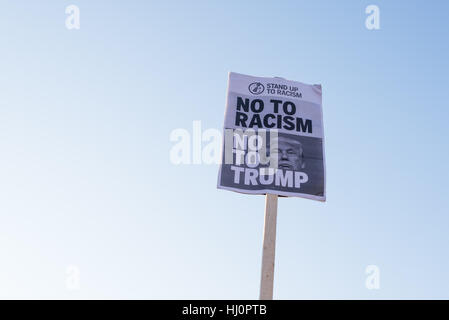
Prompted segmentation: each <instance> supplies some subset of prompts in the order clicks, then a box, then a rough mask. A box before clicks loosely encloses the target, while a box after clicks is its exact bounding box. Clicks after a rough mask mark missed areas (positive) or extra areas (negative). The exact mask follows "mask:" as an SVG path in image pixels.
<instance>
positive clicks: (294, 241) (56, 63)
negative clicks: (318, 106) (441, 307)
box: [0, 0, 449, 299]
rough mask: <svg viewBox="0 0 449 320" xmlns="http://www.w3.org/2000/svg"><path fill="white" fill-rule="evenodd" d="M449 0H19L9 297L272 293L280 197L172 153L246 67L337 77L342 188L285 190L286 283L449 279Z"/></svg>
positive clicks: (2, 102)
mask: <svg viewBox="0 0 449 320" xmlns="http://www.w3.org/2000/svg"><path fill="white" fill-rule="evenodd" d="M71 4H74V5H77V6H78V7H79V9H80V29H79V30H75V29H73V30H68V29H67V28H66V26H65V20H66V17H67V14H66V13H65V8H66V6H68V5H71ZM370 4H375V5H378V6H379V8H380V30H368V29H367V28H366V27H365V19H366V17H367V15H366V14H365V8H366V7H367V6H368V5H370ZM448 11H449V2H448V1H443V0H441V1H384V0H372V1H363V0H357V1H356V0H353V1H143V0H142V1H137V0H134V1H100V0H97V1H90V0H89V1H88V0H73V1H60V0H58V1H56V0H54V1H23V0H16V1H6V0H4V1H2V2H1V3H0V152H1V153H0V298H43V299H46V298H62V299H67V298H74V299H78V298H106V299H108V298H137V299H140V298H146V299H257V298H258V296H259V281H260V268H261V254H262V232H263V215H264V197H263V196H250V195H243V194H238V193H234V192H229V191H224V190H217V189H216V182H217V173H218V166H217V165H206V164H201V165H178V166H176V165H174V164H172V163H171V162H170V158H169V152H170V149H171V148H172V146H173V145H174V143H173V142H170V140H169V136H170V133H171V132H172V131H173V130H174V129H176V128H184V129H186V130H188V131H189V132H192V123H193V121H194V120H201V124H202V127H203V129H208V128H215V129H220V130H221V128H222V124H223V113H224V107H225V95H226V81H227V73H228V72H229V71H234V72H239V73H244V74H250V75H255V76H279V77H284V78H287V79H291V80H297V81H301V82H305V83H321V84H322V86H323V112H324V131H325V136H326V141H325V142H326V145H325V148H326V171H327V201H326V202H325V203H321V202H316V201H312V200H306V199H301V198H282V199H280V200H279V215H278V228H277V231H278V237H277V247H276V249H277V251H276V267H275V289H274V290H275V292H274V296H275V298H277V299H316V298H321V299H327V298H335V299H343V298H353V299H390V298H395V299H405V298H425V299H427V298H437V299H438V298H446V299H448V298H449V294H448V287H449V275H448V270H449V255H448V249H449V234H448V227H449V216H448V211H449V188H448V184H447V181H448V179H449V170H448V162H449V151H448V150H449V148H448V147H449V143H448V137H449V127H448V125H447V118H448V115H449V112H448V108H449V106H448V100H449V90H448V88H447V85H448V80H447V79H448V78H447V75H448V72H449V62H448V57H449V42H448V41H447V38H448V33H449V22H448ZM368 265H376V266H378V268H379V270H380V278H379V279H380V288H379V289H377V290H369V289H367V287H366V286H365V280H366V278H367V274H366V273H365V269H366V267H367V266H368ZM70 266H73V268H71V267H70ZM68 268H69V269H68ZM73 270H76V272H75V273H76V275H77V278H76V279H78V280H79V282H77V283H79V288H78V287H77V286H75V287H74V286H71V285H68V282H70V281H72V280H73V276H74V273H73ZM78 272H79V274H78ZM78 275H79V276H78ZM70 283H72V282H70Z"/></svg>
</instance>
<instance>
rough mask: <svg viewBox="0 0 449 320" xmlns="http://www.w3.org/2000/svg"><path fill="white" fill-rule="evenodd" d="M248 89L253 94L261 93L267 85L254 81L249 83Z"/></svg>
mask: <svg viewBox="0 0 449 320" xmlns="http://www.w3.org/2000/svg"><path fill="white" fill-rule="evenodd" d="M248 90H249V92H251V93H252V94H261V93H262V92H264V90H265V87H264V85H263V84H262V83H260V82H253V83H251V84H250V85H249V87H248Z"/></svg>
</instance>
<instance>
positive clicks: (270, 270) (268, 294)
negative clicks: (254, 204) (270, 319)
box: [260, 193, 278, 300]
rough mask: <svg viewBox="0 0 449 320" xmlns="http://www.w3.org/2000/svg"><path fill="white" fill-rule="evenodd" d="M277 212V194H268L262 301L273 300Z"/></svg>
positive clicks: (261, 288) (264, 234) (261, 289)
mask: <svg viewBox="0 0 449 320" xmlns="http://www.w3.org/2000/svg"><path fill="white" fill-rule="evenodd" d="M277 212H278V196H277V195H275V194H268V193H267V195H266V200H265V223H264V231H263V252H262V276H261V280H260V300H273V281H274V257H275V249H276V218H277Z"/></svg>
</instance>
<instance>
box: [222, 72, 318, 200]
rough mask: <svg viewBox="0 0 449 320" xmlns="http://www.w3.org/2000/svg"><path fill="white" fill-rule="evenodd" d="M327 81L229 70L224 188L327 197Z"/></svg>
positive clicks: (249, 191) (245, 191) (224, 146)
mask: <svg viewBox="0 0 449 320" xmlns="http://www.w3.org/2000/svg"><path fill="white" fill-rule="evenodd" d="M321 95H322V93H321V85H307V84H304V83H301V82H296V81H289V80H285V79H282V78H262V77H252V76H247V75H243V74H238V73H234V72H231V73H229V80H228V92H227V102H226V111H225V121H224V134H223V153H222V163H221V165H220V170H219V173H218V185H217V187H218V188H219V189H226V190H232V191H237V192H242V193H249V194H266V193H271V194H277V195H280V196H296V197H304V198H309V199H314V200H321V201H325V200H326V188H325V185H326V183H325V180H326V177H325V161H324V134H323V115H322V99H321Z"/></svg>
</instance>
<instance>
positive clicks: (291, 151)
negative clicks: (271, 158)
mask: <svg viewBox="0 0 449 320" xmlns="http://www.w3.org/2000/svg"><path fill="white" fill-rule="evenodd" d="M274 152H275V153H276V154H277V156H278V168H279V169H284V170H294V171H299V170H301V169H303V168H304V167H305V166H304V155H303V149H302V145H301V143H299V142H298V141H296V140H293V139H288V138H281V137H280V138H279V140H278V146H277V148H276V149H275V150H274Z"/></svg>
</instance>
